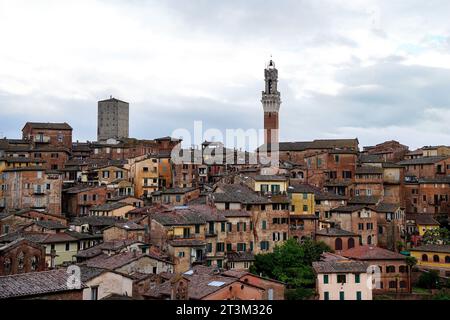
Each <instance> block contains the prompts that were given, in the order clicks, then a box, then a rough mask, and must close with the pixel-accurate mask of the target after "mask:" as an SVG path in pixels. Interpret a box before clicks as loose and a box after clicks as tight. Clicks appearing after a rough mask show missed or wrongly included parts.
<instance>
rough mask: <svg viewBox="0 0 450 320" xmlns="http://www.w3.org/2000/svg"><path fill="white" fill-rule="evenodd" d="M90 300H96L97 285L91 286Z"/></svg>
mask: <svg viewBox="0 0 450 320" xmlns="http://www.w3.org/2000/svg"><path fill="white" fill-rule="evenodd" d="M91 300H98V287H91Z"/></svg>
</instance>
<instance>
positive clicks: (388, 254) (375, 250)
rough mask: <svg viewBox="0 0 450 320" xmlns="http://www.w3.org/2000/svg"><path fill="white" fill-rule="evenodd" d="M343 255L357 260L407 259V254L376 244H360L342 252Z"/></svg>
mask: <svg viewBox="0 0 450 320" xmlns="http://www.w3.org/2000/svg"><path fill="white" fill-rule="evenodd" d="M341 255H342V256H344V257H347V258H350V259H356V260H405V258H406V257H405V256H404V255H401V254H399V253H396V252H393V251H389V250H386V249H383V248H379V247H375V246H369V245H366V246H360V247H355V248H352V249H349V250H345V251H342V252H341Z"/></svg>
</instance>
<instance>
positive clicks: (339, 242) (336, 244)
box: [334, 238, 342, 250]
mask: <svg viewBox="0 0 450 320" xmlns="http://www.w3.org/2000/svg"><path fill="white" fill-rule="evenodd" d="M334 248H335V250H342V239H341V238H337V239H336V241H335V242H334Z"/></svg>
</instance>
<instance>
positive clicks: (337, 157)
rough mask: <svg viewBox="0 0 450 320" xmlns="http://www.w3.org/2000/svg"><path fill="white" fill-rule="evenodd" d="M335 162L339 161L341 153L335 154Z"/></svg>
mask: <svg viewBox="0 0 450 320" xmlns="http://www.w3.org/2000/svg"><path fill="white" fill-rule="evenodd" d="M334 162H336V163H339V155H337V154H336V155H334Z"/></svg>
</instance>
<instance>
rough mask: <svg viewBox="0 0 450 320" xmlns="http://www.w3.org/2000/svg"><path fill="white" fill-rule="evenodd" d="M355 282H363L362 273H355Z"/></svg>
mask: <svg viewBox="0 0 450 320" xmlns="http://www.w3.org/2000/svg"><path fill="white" fill-rule="evenodd" d="M355 283H361V275H360V274H355Z"/></svg>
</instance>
